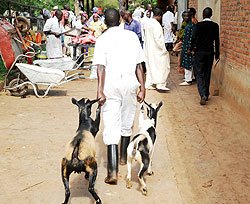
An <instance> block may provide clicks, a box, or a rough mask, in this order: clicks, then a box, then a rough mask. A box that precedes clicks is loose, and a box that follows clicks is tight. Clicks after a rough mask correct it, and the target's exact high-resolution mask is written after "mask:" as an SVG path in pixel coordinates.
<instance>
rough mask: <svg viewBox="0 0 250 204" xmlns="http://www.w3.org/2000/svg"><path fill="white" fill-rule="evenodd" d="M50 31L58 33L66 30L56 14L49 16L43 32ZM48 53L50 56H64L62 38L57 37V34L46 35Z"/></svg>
mask: <svg viewBox="0 0 250 204" xmlns="http://www.w3.org/2000/svg"><path fill="white" fill-rule="evenodd" d="M45 31H50V32H56V33H62V32H65V29H64V27H63V25H62V23H61V22H58V18H57V17H56V16H54V17H53V18H49V19H48V20H47V21H46V23H45V25H44V28H43V32H45ZM46 54H47V57H48V58H58V57H62V56H63V55H62V42H61V38H60V37H59V38H57V37H56V36H55V35H47V36H46Z"/></svg>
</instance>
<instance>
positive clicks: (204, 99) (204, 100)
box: [200, 96, 206, 105]
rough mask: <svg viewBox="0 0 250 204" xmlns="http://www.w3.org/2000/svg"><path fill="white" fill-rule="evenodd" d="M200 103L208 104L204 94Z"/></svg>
mask: <svg viewBox="0 0 250 204" xmlns="http://www.w3.org/2000/svg"><path fill="white" fill-rule="evenodd" d="M200 104H201V105H206V96H202V97H201V101H200Z"/></svg>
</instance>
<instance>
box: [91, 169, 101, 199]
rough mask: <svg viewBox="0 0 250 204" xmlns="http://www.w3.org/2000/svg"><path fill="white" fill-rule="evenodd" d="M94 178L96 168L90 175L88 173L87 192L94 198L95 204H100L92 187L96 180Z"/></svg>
mask: <svg viewBox="0 0 250 204" xmlns="http://www.w3.org/2000/svg"><path fill="white" fill-rule="evenodd" d="M96 176H97V167H96V168H94V169H93V170H92V171H91V172H90V173H89V188H88V190H89V192H90V193H91V195H92V196H93V197H94V199H95V200H96V204H102V201H101V199H100V198H99V196H98V195H97V194H96V192H95V189H94V186H95V180H96Z"/></svg>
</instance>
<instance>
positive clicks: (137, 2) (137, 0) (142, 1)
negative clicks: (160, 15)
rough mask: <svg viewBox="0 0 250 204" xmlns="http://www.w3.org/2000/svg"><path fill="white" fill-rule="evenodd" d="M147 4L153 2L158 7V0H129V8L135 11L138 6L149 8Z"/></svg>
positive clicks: (153, 5)
mask: <svg viewBox="0 0 250 204" xmlns="http://www.w3.org/2000/svg"><path fill="white" fill-rule="evenodd" d="M147 4H151V5H152V7H153V8H155V7H157V0H133V1H129V10H131V11H134V10H135V9H136V8H137V7H138V6H140V7H142V8H144V9H147Z"/></svg>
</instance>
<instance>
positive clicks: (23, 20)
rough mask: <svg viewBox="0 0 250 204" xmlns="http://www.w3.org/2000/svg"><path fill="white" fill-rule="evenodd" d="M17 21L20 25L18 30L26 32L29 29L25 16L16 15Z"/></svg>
mask: <svg viewBox="0 0 250 204" xmlns="http://www.w3.org/2000/svg"><path fill="white" fill-rule="evenodd" d="M16 18H17V21H18V24H19V25H20V27H19V30H20V31H21V32H22V33H26V32H28V31H29V30H30V22H29V20H28V19H27V18H25V17H24V16H17V17H16ZM16 24H17V22H16V20H15V26H16Z"/></svg>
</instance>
